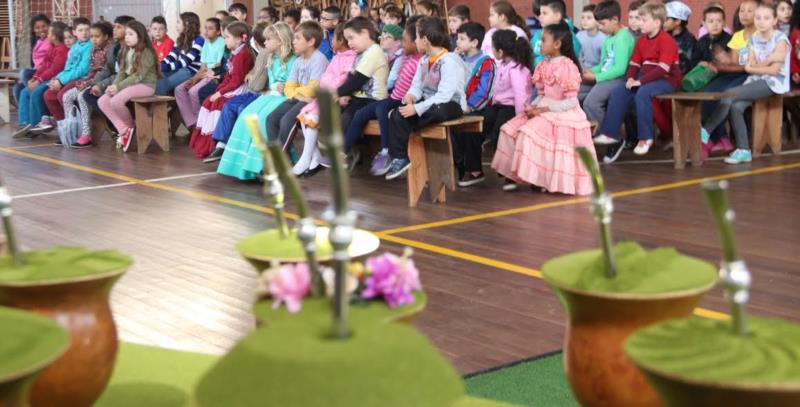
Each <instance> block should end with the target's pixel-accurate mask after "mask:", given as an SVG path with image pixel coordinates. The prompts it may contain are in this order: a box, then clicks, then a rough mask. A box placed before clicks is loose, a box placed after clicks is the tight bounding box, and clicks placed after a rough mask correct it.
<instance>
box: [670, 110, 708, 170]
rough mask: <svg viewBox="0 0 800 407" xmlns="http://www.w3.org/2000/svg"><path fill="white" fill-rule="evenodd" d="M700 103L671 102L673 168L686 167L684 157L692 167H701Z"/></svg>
mask: <svg viewBox="0 0 800 407" xmlns="http://www.w3.org/2000/svg"><path fill="white" fill-rule="evenodd" d="M701 110H702V102H701V101H696V100H675V99H673V100H672V117H673V120H672V134H673V137H674V140H673V158H674V160H675V168H683V167H685V166H686V156H687V155H688V156H689V157H690V158H691V159H692V165H702V164H703V156H702V148H703V146H702V140H700V126H701Z"/></svg>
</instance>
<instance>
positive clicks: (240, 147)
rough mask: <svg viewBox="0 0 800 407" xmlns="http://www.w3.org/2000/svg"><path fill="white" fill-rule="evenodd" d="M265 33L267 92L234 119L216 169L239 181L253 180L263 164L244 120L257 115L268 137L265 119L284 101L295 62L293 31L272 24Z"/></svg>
mask: <svg viewBox="0 0 800 407" xmlns="http://www.w3.org/2000/svg"><path fill="white" fill-rule="evenodd" d="M265 34H266V35H265V36H266V38H267V40H266V42H265V44H264V48H265V51H264V52H269V53H270V54H271V55H270V60H268V61H267V66H268V67H269V68H268V69H269V70H268V74H269V91H267V92H266V93H265V94H263V95H261V96H259V98H258V99H256V100H254V101H253V102H252V103H250V104H249V105H247V107H246V108H245V109H244V110H243V111H242V113H241V114H240V115H239V118H238V119H236V124H234V125H233V131H232V132H231V138H230V140H229V141H228V144H227V146H225V153H224V154H222V159H221V160H220V163H219V167H218V168H217V172H218V173H220V174H222V175H227V176H230V177H236V178H239V179H241V180H249V179H254V178H256V176H257V175H258V174H259V173H260V172H261V170H262V169H263V165H264V163H263V162H262V161H261V152H260V151H258V149H257V148H256V146H255V145H253V143H252V139H251V138H250V133H249V131H248V130H247V125H246V124H245V122H244V118H245V117H247V116H248V115H251V114H255V115H258V125H259V127H261V134H262V135H266V134H267V116H269V114H270V113H272V111H273V110H275V108H276V107H278V106H279V105H280V104H281V103H283V102H284V101H285V100H286V97H285V96H283V84H284V82H286V79H287V78H288V76H289V72H290V71H291V70H292V64H293V63H294V60H295V56H294V54H293V53H292V29H291V28H289V26H288V25H286V24H285V23H275V24H273V25H271V26H269V27H267V29H266V32H265Z"/></svg>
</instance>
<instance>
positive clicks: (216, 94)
mask: <svg viewBox="0 0 800 407" xmlns="http://www.w3.org/2000/svg"><path fill="white" fill-rule="evenodd" d="M220 97H222V94H221V93H219V92H214V94H213V95H211V98H210V99H209V100H211V101H212V102H216V101H217V99H219V98H220Z"/></svg>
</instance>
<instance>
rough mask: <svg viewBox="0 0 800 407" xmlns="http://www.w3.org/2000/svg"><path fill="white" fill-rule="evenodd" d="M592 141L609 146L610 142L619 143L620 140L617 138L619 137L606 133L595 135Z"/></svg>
mask: <svg viewBox="0 0 800 407" xmlns="http://www.w3.org/2000/svg"><path fill="white" fill-rule="evenodd" d="M592 141H594V143H595V144H597V145H601V146H607V145H609V144H617V143H619V140H617V139H615V138H613V137H609V136H606V135H605V134H601V135H599V136H595V138H593V139H592Z"/></svg>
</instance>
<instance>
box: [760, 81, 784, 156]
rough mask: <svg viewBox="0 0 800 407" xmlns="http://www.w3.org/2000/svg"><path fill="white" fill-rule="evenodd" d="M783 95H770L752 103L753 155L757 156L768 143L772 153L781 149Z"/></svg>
mask: <svg viewBox="0 0 800 407" xmlns="http://www.w3.org/2000/svg"><path fill="white" fill-rule="evenodd" d="M782 125H783V96H780V95H777V96H771V97H768V98H765V99H760V100H756V101H755V103H753V156H754V157H758V156H760V155H761V152H762V151H763V150H764V147H765V146H766V145H767V144H768V143H769V146H770V148H771V149H772V152H773V153H779V152H780V151H781V126H782Z"/></svg>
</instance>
